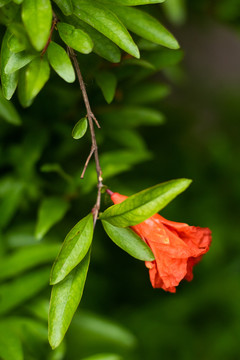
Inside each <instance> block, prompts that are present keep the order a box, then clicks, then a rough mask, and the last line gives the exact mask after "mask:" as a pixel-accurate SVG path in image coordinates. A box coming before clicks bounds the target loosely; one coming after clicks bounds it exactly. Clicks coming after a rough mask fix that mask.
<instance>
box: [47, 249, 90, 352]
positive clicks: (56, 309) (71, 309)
mask: <svg viewBox="0 0 240 360" xmlns="http://www.w3.org/2000/svg"><path fill="white" fill-rule="evenodd" d="M89 262H90V251H89V252H88V254H87V255H86V256H85V258H84V259H83V261H81V263H80V264H79V265H78V266H77V267H76V268H75V269H74V270H72V271H71V273H70V274H68V276H67V277H66V278H65V279H64V280H63V281H61V282H60V283H58V284H56V285H54V286H53V289H52V294H51V300H50V308H49V324H48V329H49V330H48V331H49V333H48V338H49V343H50V345H51V347H52V348H53V349H55V348H56V347H57V346H58V345H59V344H60V343H61V341H62V340H63V338H64V335H65V333H66V331H67V329H68V327H69V325H70V323H71V320H72V317H73V315H74V313H75V311H76V310H77V307H78V305H79V303H80V300H81V298H82V294H83V289H84V285H85V281H86V277H87V272H88V267H89Z"/></svg>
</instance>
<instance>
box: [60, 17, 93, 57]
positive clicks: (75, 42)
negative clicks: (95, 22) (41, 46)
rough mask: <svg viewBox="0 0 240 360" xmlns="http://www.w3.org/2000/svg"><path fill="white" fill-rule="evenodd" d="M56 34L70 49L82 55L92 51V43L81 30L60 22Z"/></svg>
mask: <svg viewBox="0 0 240 360" xmlns="http://www.w3.org/2000/svg"><path fill="white" fill-rule="evenodd" d="M58 32H59V35H60V37H61V39H62V40H63V41H64V42H65V43H66V44H67V45H68V46H70V47H71V48H73V49H75V50H77V51H79V52H81V53H83V54H89V53H90V52H91V51H92V49H93V42H92V39H91V38H90V36H89V35H88V34H87V33H85V32H84V31H83V30H81V29H76V28H75V27H74V26H72V25H69V24H66V23H63V22H60V23H59V24H58Z"/></svg>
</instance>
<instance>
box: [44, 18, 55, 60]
mask: <svg viewBox="0 0 240 360" xmlns="http://www.w3.org/2000/svg"><path fill="white" fill-rule="evenodd" d="M58 21H59V20H58V18H57V16H56V15H55V14H53V20H52V27H51V30H50V34H49V37H48V40H47V43H46V45H45V46H44V49H43V50H42V52H41V57H42V56H43V55H44V54H45V52H46V51H47V48H48V46H49V44H50V42H51V40H52V34H53V31H54V29H55V26H56V24H57V23H58Z"/></svg>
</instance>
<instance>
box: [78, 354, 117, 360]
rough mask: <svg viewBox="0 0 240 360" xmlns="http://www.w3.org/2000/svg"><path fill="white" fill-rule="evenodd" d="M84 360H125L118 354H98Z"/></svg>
mask: <svg viewBox="0 0 240 360" xmlns="http://www.w3.org/2000/svg"><path fill="white" fill-rule="evenodd" d="M82 360H123V358H122V356H120V355H117V354H106V353H105V354H96V355H93V356H90V357H87V358H84V359H82Z"/></svg>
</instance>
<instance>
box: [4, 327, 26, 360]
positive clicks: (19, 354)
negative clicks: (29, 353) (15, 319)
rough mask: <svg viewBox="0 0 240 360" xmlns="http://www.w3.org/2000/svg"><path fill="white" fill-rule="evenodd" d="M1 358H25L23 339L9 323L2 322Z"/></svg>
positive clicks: (17, 359) (15, 359)
mask: <svg viewBox="0 0 240 360" xmlns="http://www.w3.org/2000/svg"><path fill="white" fill-rule="evenodd" d="M0 359H4V360H24V354H23V349H22V344H21V341H20V339H19V337H18V336H17V335H16V334H15V332H14V331H13V330H12V329H11V327H10V326H9V325H8V323H0Z"/></svg>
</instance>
